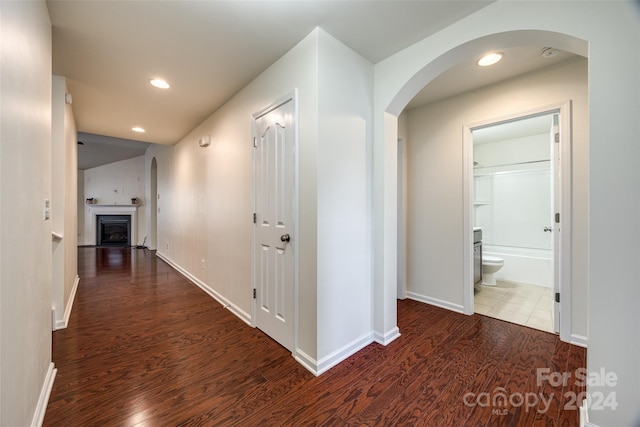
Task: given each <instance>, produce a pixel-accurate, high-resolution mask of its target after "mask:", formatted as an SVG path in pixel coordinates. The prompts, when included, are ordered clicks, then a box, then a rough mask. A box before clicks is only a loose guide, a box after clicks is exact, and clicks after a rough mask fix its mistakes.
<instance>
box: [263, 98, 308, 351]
mask: <svg viewBox="0 0 640 427" xmlns="http://www.w3.org/2000/svg"><path fill="white" fill-rule="evenodd" d="M295 111H296V109H295V96H294V95H292V96H288V97H285V98H282V99H280V100H278V101H276V102H274V103H273V104H271V105H270V106H269V107H267V108H265V109H263V110H262V111H260V112H258V113H256V114H254V116H253V137H254V207H255V210H254V212H255V217H254V222H255V224H254V254H253V281H254V283H253V286H254V297H255V299H254V323H255V326H256V327H257V328H259V329H260V330H262V331H263V332H265V333H266V334H267V335H269V336H270V337H271V338H273V339H274V340H276V341H277V342H278V343H280V344H281V345H283V346H284V347H285V348H287V349H288V350H290V351H293V349H294V344H295V342H294V341H295V313H296V310H295V303H296V299H295V295H296V292H295V286H296V284H295V278H296V273H295V272H296V255H295V250H294V249H295V245H296V212H297V210H296V188H295V183H296V176H297V165H296V151H297V150H296V149H297V143H296V130H295Z"/></svg>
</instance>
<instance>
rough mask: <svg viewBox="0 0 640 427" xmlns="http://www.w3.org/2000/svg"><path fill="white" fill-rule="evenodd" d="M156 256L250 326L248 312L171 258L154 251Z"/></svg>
mask: <svg viewBox="0 0 640 427" xmlns="http://www.w3.org/2000/svg"><path fill="white" fill-rule="evenodd" d="M156 256H157V257H158V258H160V259H161V260H163V261H164V262H166V263H167V264H169V265H170V266H171V267H172V268H173V269H175V270H176V271H177V272H178V273H180V274H182V275H183V276H184V277H186V278H187V279H188V280H189V281H190V282H192V283H193V284H195V285H196V286H198V287H199V288H200V289H202V290H203V291H205V292H206V293H207V294H209V296H211V297H212V298H213V299H215V300H216V301H218V302H219V303H220V304H222V306H223V307H224V308H226V309H228V310H229V311H230V312H232V313H233V314H235V315H236V316H237V317H238V318H240V320H242V321H243V322H244V323H246V324H247V325H249V326H252V325H251V315H250V314H249V313H247V312H246V311H244V310H242V309H241V308H240V307H238V306H236V305H235V304H233V303H231V301H229V300H228V299H226V298H225V297H223V296H222V295H220V294H219V293H218V292H216V291H215V290H214V289H212V288H211V287H209V285H207V284H206V283H204V282H203V281H202V280H200V279H198V278H197V277H195V276H193V275H192V274H191V273H189V272H188V271H187V270H185V269H184V268H182V267H181V266H179V265H178V264H176V263H175V262H173V261H172V260H171V259H169V258H168V257H166V256H165V255H164V254H162V253H160V252H157V251H156Z"/></svg>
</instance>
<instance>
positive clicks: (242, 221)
mask: <svg viewBox="0 0 640 427" xmlns="http://www.w3.org/2000/svg"><path fill="white" fill-rule="evenodd" d="M372 82H373V74H372V65H371V64H370V63H368V62H367V61H366V60H364V59H363V58H361V57H359V56H358V55H356V54H355V53H354V52H353V51H351V50H350V49H348V48H347V47H346V46H344V45H342V44H341V43H340V42H338V41H337V40H335V39H334V38H332V37H331V36H329V35H328V34H326V33H324V32H323V31H322V30H320V29H317V30H315V31H314V32H313V33H311V34H310V35H309V36H308V37H307V38H305V39H304V40H303V41H302V42H300V43H299V44H298V45H297V46H296V47H294V48H293V49H292V50H291V51H290V52H288V53H287V54H286V55H285V56H284V57H282V58H281V59H280V60H278V61H277V62H276V63H275V64H273V65H272V66H271V67H270V68H269V69H267V70H266V71H265V72H264V73H263V74H261V75H260V76H259V77H258V78H257V79H256V80H254V81H253V82H252V83H250V84H249V85H248V86H247V87H246V88H244V89H243V90H242V91H240V92H239V93H238V94H237V95H236V96H235V97H233V98H232V99H231V100H230V101H229V102H228V103H227V104H225V105H224V106H223V107H222V108H220V109H219V110H218V111H217V112H215V113H214V114H213V115H212V116H211V117H209V118H208V119H207V120H205V121H204V123H202V124H201V125H200V126H198V127H197V128H196V129H194V130H193V131H192V132H191V133H190V134H189V135H187V137H185V138H184V139H183V140H182V141H180V142H179V143H178V144H176V145H175V146H173V147H158V146H152V147H150V148H149V149H148V151H147V154H146V166H145V169H146V173H147V174H148V175H149V174H150V170H151V161H152V159H153V158H156V161H157V165H158V169H157V170H158V194H159V199H158V209H159V212H158V219H157V225H158V242H157V248H158V252H159V255H160V256H161V257H163V258H165V259H167V260H168V261H169V262H171V263H172V264H174V265H175V266H176V267H178V268H179V269H181V270H182V271H183V272H184V273H185V274H187V275H188V276H189V277H191V278H192V279H193V280H194V281H196V283H198V284H200V285H201V286H202V287H204V288H205V289H207V290H208V291H209V292H210V293H211V294H212V295H214V296H215V297H216V298H218V299H219V300H220V301H222V302H223V303H224V304H225V305H228V306H229V308H230V310H232V311H233V312H234V313H235V314H236V315H238V316H239V317H241V318H243V319H244V320H245V321H247V322H248V323H250V322H251V312H252V306H253V299H252V297H251V289H252V276H251V270H252V264H251V254H252V232H253V223H252V220H251V219H252V213H253V207H252V199H253V165H252V155H253V154H252V153H253V149H252V143H251V136H252V134H251V115H252V114H253V113H255V112H258V111H260V110H261V109H263V108H264V107H265V106H267V105H269V104H270V103H271V102H273V101H274V100H276V99H278V98H280V97H282V96H283V95H285V94H287V93H290V92H291V91H292V90H294V89H297V91H298V101H299V102H298V124H299V127H298V130H299V195H298V198H299V236H298V238H297V239H296V240H297V243H298V245H299V270H298V277H299V282H298V283H299V285H298V328H297V348H296V354H295V355H296V357H297V358H298V360H300V361H301V362H302V363H303V364H305V366H307V367H308V368H310V369H311V370H312V371H314V372H316V373H320V372H322V371H323V370H325V369H328V368H329V367H331V366H332V365H333V364H335V363H337V362H339V361H340V360H342V359H343V358H344V357H347V356H348V355H350V354H351V353H352V352H354V351H356V350H357V349H359V348H361V347H362V346H363V345H366V344H368V343H370V342H371V340H372V335H371V318H372V314H371V278H370V277H371V276H370V272H371V258H370V254H371V240H370V226H371V223H370V214H369V212H370V177H371V164H370V163H369V162H368V160H367V159H370V156H371V151H370V150H371V128H370V123H371V103H372V99H371V86H372ZM319 124H321V126H319ZM203 135H210V136H211V140H212V143H211V145H210V146H209V147H207V148H200V147H199V146H198V139H199V138H200V137H202V136H203ZM147 193H148V194H147V197H150V196H151V194H150V193H151V190H150V188H148V189H147ZM202 260H204V261H205V268H204V269H203V268H202V264H201V263H202Z"/></svg>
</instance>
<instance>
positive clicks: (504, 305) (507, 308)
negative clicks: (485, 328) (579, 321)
mask: <svg viewBox="0 0 640 427" xmlns="http://www.w3.org/2000/svg"><path fill="white" fill-rule="evenodd" d="M552 295H553V290H552V289H550V288H545V287H542V286H535V285H528V284H524V283H513V282H501V281H498V282H497V285H496V286H482V285H481V286H479V289H478V288H476V291H475V295H474V306H475V312H476V313H478V314H483V315H485V316H489V317H493V318H496V319H501V320H506V321H508V322H512V323H516V324H518V325H524V326H528V327H530V328H534V329H539V330H541V331H545V332H553V318H552V313H551V311H552V310H553V302H552V299H551V297H552Z"/></svg>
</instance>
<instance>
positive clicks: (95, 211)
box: [86, 204, 140, 246]
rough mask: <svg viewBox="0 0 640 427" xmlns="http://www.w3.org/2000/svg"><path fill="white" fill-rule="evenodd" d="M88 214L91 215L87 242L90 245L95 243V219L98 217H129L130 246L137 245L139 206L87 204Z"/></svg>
mask: <svg viewBox="0 0 640 427" xmlns="http://www.w3.org/2000/svg"><path fill="white" fill-rule="evenodd" d="M86 206H87V207H88V208H89V212H90V213H91V225H90V227H91V228H90V229H91V230H93V233H91V234H90V235H89V237H90V238H91V240H90V241H89V242H88V243H89V244H90V245H95V244H96V243H97V237H96V231H97V223H98V221H97V219H96V217H97V216H98V215H131V244H132V245H134V246H135V245H136V244H137V243H138V215H137V213H138V208H139V207H140V205H97V204H95V205H94V204H87V205H86Z"/></svg>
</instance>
